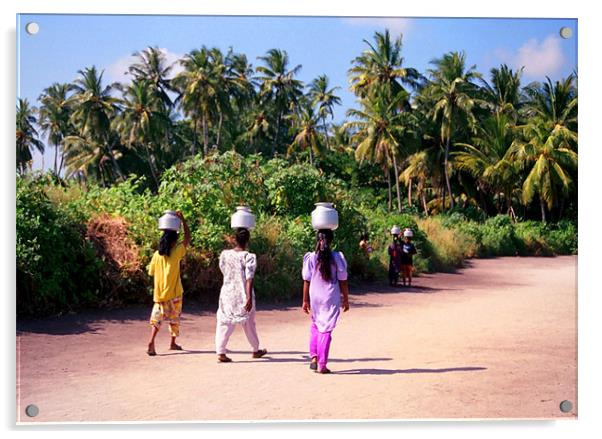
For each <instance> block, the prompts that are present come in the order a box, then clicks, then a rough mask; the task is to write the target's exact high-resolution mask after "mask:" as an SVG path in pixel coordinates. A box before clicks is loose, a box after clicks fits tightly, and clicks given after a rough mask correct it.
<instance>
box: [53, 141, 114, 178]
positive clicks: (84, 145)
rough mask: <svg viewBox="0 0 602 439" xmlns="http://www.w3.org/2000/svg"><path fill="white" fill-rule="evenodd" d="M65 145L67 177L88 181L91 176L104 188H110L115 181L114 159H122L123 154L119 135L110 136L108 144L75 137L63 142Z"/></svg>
mask: <svg viewBox="0 0 602 439" xmlns="http://www.w3.org/2000/svg"><path fill="white" fill-rule="evenodd" d="M63 144H64V145H65V151H66V152H65V163H66V165H67V166H66V168H65V171H66V175H67V176H76V177H78V178H82V179H83V180H84V181H87V179H88V178H89V176H90V175H92V176H94V177H96V178H97V179H98V181H100V182H101V183H102V185H103V186H109V184H110V182H112V181H114V180H115V175H114V173H115V171H116V170H115V167H114V166H112V162H113V159H115V158H120V157H121V152H120V150H119V149H118V148H117V146H118V145H119V139H118V135H117V133H115V132H114V131H112V132H111V133H110V134H109V138H108V142H105V141H104V140H103V141H102V142H99V141H98V140H97V139H95V138H92V137H90V136H89V135H88V136H86V137H82V136H78V135H73V136H67V137H65V139H64V140H63Z"/></svg>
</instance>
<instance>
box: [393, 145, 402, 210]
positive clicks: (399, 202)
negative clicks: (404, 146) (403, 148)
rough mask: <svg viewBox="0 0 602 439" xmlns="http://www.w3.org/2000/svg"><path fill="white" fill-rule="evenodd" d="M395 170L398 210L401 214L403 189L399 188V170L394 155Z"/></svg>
mask: <svg viewBox="0 0 602 439" xmlns="http://www.w3.org/2000/svg"><path fill="white" fill-rule="evenodd" d="M393 169H394V171H395V189H396V191H397V210H398V211H399V213H401V189H400V187H399V170H398V169H397V159H396V158H395V154H393Z"/></svg>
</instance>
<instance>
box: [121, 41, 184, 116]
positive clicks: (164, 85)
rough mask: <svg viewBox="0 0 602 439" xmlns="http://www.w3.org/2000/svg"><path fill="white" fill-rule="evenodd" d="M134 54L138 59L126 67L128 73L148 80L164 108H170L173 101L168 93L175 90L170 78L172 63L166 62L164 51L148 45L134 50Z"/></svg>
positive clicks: (139, 78)
mask: <svg viewBox="0 0 602 439" xmlns="http://www.w3.org/2000/svg"><path fill="white" fill-rule="evenodd" d="M134 56H135V57H137V58H138V61H137V62H135V63H134V64H132V65H131V66H129V67H128V73H130V74H131V75H132V76H133V77H134V80H138V81H140V80H145V81H148V82H149V84H150V85H151V87H152V90H153V93H155V94H156V95H157V97H158V98H159V99H160V100H161V102H162V103H163V105H164V106H165V108H167V109H169V108H172V107H173V105H174V102H173V101H172V99H171V97H170V96H169V93H170V92H171V93H175V92H176V89H175V88H174V87H173V85H172V84H171V80H170V76H171V71H172V69H173V64H168V62H167V58H166V56H165V52H164V51H163V50H161V49H159V48H158V47H150V46H149V47H147V48H146V49H144V50H143V51H141V52H134Z"/></svg>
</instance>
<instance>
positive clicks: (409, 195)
mask: <svg viewBox="0 0 602 439" xmlns="http://www.w3.org/2000/svg"><path fill="white" fill-rule="evenodd" d="M408 206H410V207H412V179H411V178H410V179H409V180H408Z"/></svg>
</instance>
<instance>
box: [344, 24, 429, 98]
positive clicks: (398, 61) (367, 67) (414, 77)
mask: <svg viewBox="0 0 602 439" xmlns="http://www.w3.org/2000/svg"><path fill="white" fill-rule="evenodd" d="M401 40H402V35H399V37H397V38H396V39H395V41H391V35H390V33H389V30H388V29H386V30H385V32H384V33H380V32H375V33H374V44H372V43H370V42H369V41H368V40H364V43H366V44H367V45H368V47H369V49H368V50H365V51H364V52H363V53H362V54H361V55H360V56H358V57H356V58H355V59H354V60H353V61H352V64H353V67H352V68H351V69H350V70H349V77H350V82H351V90H352V91H353V92H354V93H355V94H356V95H358V96H360V97H362V98H364V97H366V96H367V95H368V94H370V93H371V91H372V90H373V89H374V87H375V86H376V87H385V89H386V90H387V91H388V92H389V93H390V94H391V95H392V96H396V95H397V94H398V93H399V92H400V91H401V90H404V89H403V85H402V84H406V85H409V86H411V87H416V86H417V85H418V83H419V81H420V79H421V75H420V74H419V73H418V71H417V70H416V69H413V68H407V67H403V61H404V59H403V57H402V56H401V47H402V43H401ZM401 104H407V103H406V102H401Z"/></svg>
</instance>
